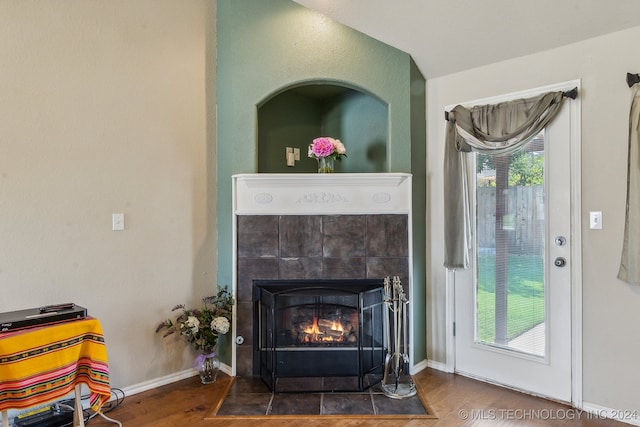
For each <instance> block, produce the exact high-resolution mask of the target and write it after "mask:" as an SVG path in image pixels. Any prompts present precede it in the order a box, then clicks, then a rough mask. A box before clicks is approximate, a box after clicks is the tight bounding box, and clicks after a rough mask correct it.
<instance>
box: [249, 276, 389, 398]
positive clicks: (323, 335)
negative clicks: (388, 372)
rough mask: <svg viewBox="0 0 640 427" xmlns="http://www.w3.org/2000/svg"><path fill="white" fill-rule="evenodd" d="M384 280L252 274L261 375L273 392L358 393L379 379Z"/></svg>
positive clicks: (383, 350)
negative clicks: (257, 276) (259, 276)
mask: <svg viewBox="0 0 640 427" xmlns="http://www.w3.org/2000/svg"><path fill="white" fill-rule="evenodd" d="M383 286H384V283H383V280H382V279H380V280H377V279H356V280H256V281H254V297H255V301H256V310H257V313H256V316H255V319H256V336H257V338H258V339H257V342H258V347H259V350H258V353H259V356H258V357H259V359H260V363H259V365H260V376H261V377H262V379H263V380H264V381H265V382H266V383H267V385H268V386H269V388H270V389H271V390H272V391H274V392H300V391H353V390H358V391H362V390H364V389H365V388H367V387H369V386H371V385H373V384H375V383H377V382H379V381H380V379H381V378H382V373H383V369H384V366H383V365H384V356H385V354H386V349H385V348H384V345H383V343H384V341H383V339H384V338H383V327H384V325H383V322H384V310H383V309H384V306H383V299H384V289H383Z"/></svg>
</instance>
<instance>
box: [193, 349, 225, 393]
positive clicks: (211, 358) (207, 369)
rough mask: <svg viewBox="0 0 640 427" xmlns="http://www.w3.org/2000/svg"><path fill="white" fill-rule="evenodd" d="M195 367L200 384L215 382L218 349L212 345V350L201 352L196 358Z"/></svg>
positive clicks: (218, 360) (218, 367)
mask: <svg viewBox="0 0 640 427" xmlns="http://www.w3.org/2000/svg"><path fill="white" fill-rule="evenodd" d="M196 369H197V370H198V373H199V374H200V381H202V384H211V383H214V382H216V378H218V371H219V370H220V359H218V349H217V348H216V347H214V349H213V351H212V352H210V353H206V354H201V355H200V356H198V357H197V358H196Z"/></svg>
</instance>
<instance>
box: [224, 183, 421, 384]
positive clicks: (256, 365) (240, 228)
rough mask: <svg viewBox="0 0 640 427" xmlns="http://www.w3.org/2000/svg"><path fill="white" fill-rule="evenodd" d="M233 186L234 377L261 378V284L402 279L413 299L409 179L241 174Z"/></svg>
mask: <svg viewBox="0 0 640 427" xmlns="http://www.w3.org/2000/svg"><path fill="white" fill-rule="evenodd" d="M233 180H234V186H233V193H234V197H233V200H234V203H233V211H234V215H235V216H234V221H233V236H232V237H233V240H234V254H233V269H232V270H233V272H234V276H233V278H232V282H233V283H234V290H235V297H236V302H237V307H236V314H237V316H236V318H235V319H234V324H233V335H232V337H231V339H232V340H233V342H235V344H236V345H234V346H233V347H232V352H233V353H232V360H233V367H232V369H233V370H232V373H233V375H237V376H259V375H260V352H259V348H258V342H257V338H258V337H257V335H255V332H254V329H255V325H256V322H257V319H256V316H255V314H256V308H255V298H254V284H255V282H256V281H265V280H273V281H287V280H289V281H290V280H296V281H298V280H300V281H307V280H318V279H322V280H324V281H333V280H356V281H357V280H361V279H374V280H375V279H377V278H380V277H386V276H388V275H390V274H392V275H396V274H397V275H398V276H400V278H401V280H402V284H403V287H405V292H406V293H407V295H408V297H409V298H411V293H412V285H411V283H412V268H411V266H412V265H413V261H412V259H413V258H412V233H411V230H412V221H411V217H412V215H411V175H409V174H405V173H388V174H386V173H385V174H344V173H340V174H326V175H319V174H242V175H234V177H233ZM409 319H411V314H410V313H409ZM411 330H412V328H411V327H410V331H411ZM410 333H411V332H410ZM337 351H338V350H334V352H337ZM343 351H346V350H343Z"/></svg>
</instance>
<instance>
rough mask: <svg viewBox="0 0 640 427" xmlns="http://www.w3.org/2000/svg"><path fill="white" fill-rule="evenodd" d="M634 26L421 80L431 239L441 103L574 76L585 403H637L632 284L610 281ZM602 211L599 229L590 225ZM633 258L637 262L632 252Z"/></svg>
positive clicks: (637, 314) (434, 316)
mask: <svg viewBox="0 0 640 427" xmlns="http://www.w3.org/2000/svg"><path fill="white" fill-rule="evenodd" d="M638 39H640V27H636V28H634V29H631V30H627V31H624V32H620V33H614V34H610V35H607V36H603V37H599V38H596V39H592V40H588V41H584V42H581V43H577V44H574V45H570V46H566V47H563V48H559V49H555V50H550V51H546V52H543V53H540V54H536V55H531V56H526V57H522V58H517V59H513V60H510V61H506V62H501V63H497V64H493V65H490V66H486V67H481V68H477V69H474V70H470V71H466V72H461V73H457V74H453V75H449V76H446V77H442V78H438V79H433V80H430V81H429V82H428V89H427V93H428V94H429V96H428V101H427V103H428V118H427V119H428V120H427V128H428V141H429V142H428V149H429V152H428V169H429V170H428V172H427V173H428V177H429V178H428V181H429V182H428V186H429V191H430V205H431V206H432V210H431V239H432V241H431V246H432V247H433V248H438V247H441V246H442V242H443V235H442V228H443V227H442V221H443V212H442V200H443V192H442V160H443V149H442V141H443V138H444V136H443V131H444V119H443V111H444V108H445V106H447V105H451V104H455V103H464V102H468V101H472V100H475V99H482V98H487V97H492V96H496V95H500V94H506V93H510V92H516V91H520V90H525V89H530V88H536V87H541V86H546V85H550V84H554V83H561V82H565V81H570V80H574V79H581V80H582V91H581V93H580V95H579V96H580V97H581V102H582V130H581V131H582V143H581V145H582V152H581V156H582V165H581V167H582V206H581V210H582V211H581V212H582V213H581V219H582V242H583V251H582V256H583V259H582V262H583V269H582V277H583V287H582V290H583V301H582V306H583V318H584V319H583V328H584V333H583V364H584V366H583V368H584V376H583V378H584V379H583V398H584V401H585V403H589V404H594V405H599V406H603V407H608V408H614V409H628V410H639V411H640V373H639V371H638V370H637V369H636V363H637V355H638V353H639V352H640V338H639V335H638V334H637V325H638V324H640V310H639V309H638V307H639V306H640V288H638V287H637V286H630V285H627V284H625V283H623V282H620V281H619V280H617V279H616V275H617V272H618V266H619V262H620V252H621V248H622V233H623V229H624V213H625V194H626V165H627V163H626V162H627V132H628V126H629V124H628V117H629V103H630V90H629V88H628V86H627V84H626V82H625V77H626V73H627V72H628V71H629V72H638V71H640V57H638V55H636V54H634V52H636V51H637V40H638ZM591 210H596V211H602V212H603V226H604V228H603V229H602V230H590V229H589V228H588V224H589V221H588V215H589V211H591ZM639 262H640V260H639ZM442 263H443V257H442V252H441V251H438V250H436V249H434V251H433V254H432V259H431V265H432V266H433V267H432V271H431V274H430V280H427V282H428V283H431V288H430V289H429V295H430V296H431V299H430V305H429V307H428V311H429V312H430V313H431V314H430V319H429V322H428V323H429V334H428V335H429V337H428V354H429V358H430V359H432V360H435V361H438V362H444V361H445V358H444V357H445V351H446V349H445V336H444V327H445V325H444V296H445V295H444V292H445V286H444V283H445V271H444V268H443V267H441V266H442Z"/></svg>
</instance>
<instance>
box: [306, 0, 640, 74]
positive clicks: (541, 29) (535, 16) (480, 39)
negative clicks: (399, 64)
mask: <svg viewBox="0 0 640 427" xmlns="http://www.w3.org/2000/svg"><path fill="white" fill-rule="evenodd" d="M294 1H295V2H296V3H299V4H301V5H303V6H305V7H308V8H309V9H313V10H316V11H318V12H321V13H323V14H325V15H327V16H329V17H330V18H332V19H334V20H336V21H338V22H341V23H343V24H345V25H348V26H349V27H351V28H354V29H356V30H358V31H361V32H363V33H365V34H368V35H369V36H371V37H373V38H375V39H378V40H380V41H382V42H384V43H387V44H389V45H391V46H394V47H396V48H398V49H400V50H402V51H404V52H407V53H409V54H410V55H411V56H412V57H413V59H414V61H415V62H416V64H417V65H418V67H419V68H420V70H421V71H422V73H423V74H424V76H425V77H426V78H427V79H429V78H434V77H439V76H443V75H447V74H452V73H456V72H459V71H463V70H467V69H471V68H475V67H478V66H482V65H486V64H492V63H494V62H499V61H503V60H506V59H511V58H516V57H519V56H524V55H528V54H532V53H535V52H540V51H545V50H549V49H553V48H556V47H559V46H563V45H567V44H571V43H575V42H578V41H580V40H585V39H589V38H592V37H597V36H600V35H603V34H607V33H611V32H616V31H620V30H624V29H626V28H630V27H634V26H637V25H640V1H638V0H529V1H525V0H449V1H447V0H294ZM612 49H615V46H612Z"/></svg>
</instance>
